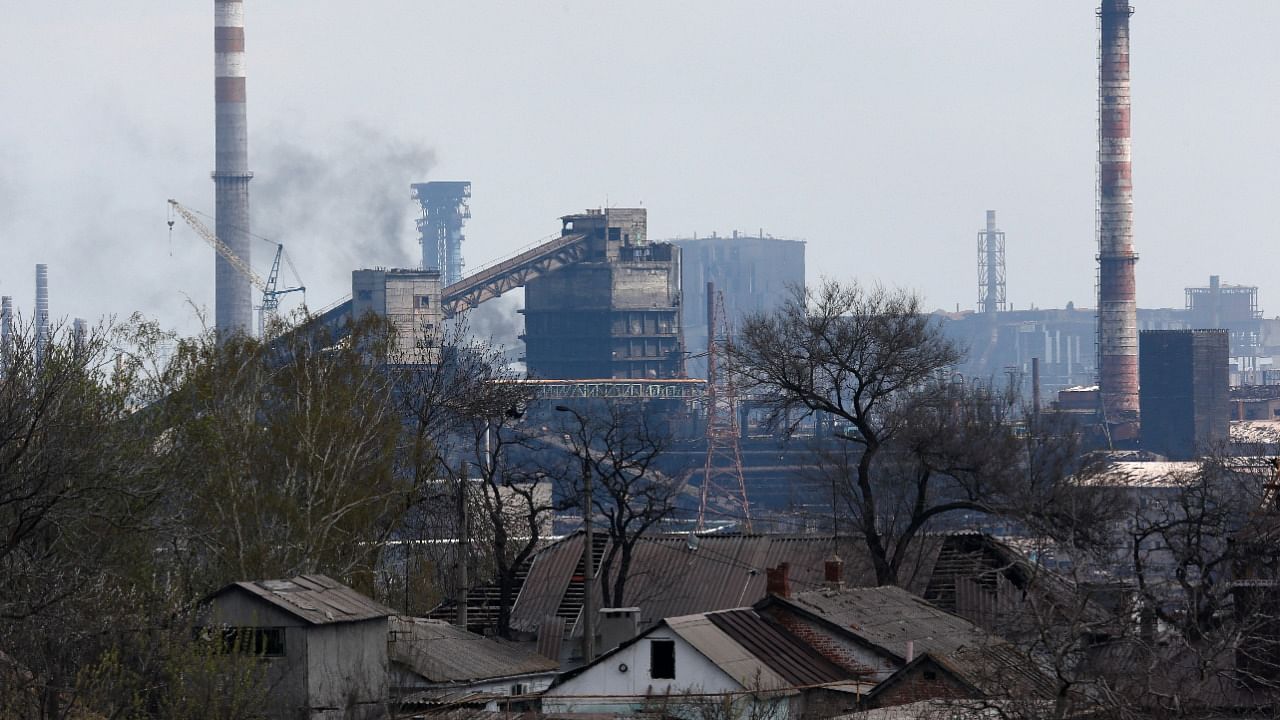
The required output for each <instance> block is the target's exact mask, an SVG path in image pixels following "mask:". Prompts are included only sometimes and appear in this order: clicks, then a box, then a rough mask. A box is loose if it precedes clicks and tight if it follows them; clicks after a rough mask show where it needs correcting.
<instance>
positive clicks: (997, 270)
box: [978, 210, 1008, 315]
mask: <svg viewBox="0 0 1280 720" xmlns="http://www.w3.org/2000/svg"><path fill="white" fill-rule="evenodd" d="M1004 297H1005V296H1004V233H1002V232H1000V230H998V229H997V228H996V211H995V210H988V211H987V229H986V230H983V231H980V232H979V233H978V309H979V310H980V311H982V312H984V313H988V314H992V315H994V314H995V313H996V312H1004V311H1005V310H1007V309H1008V307H1007V306H1006V305H1005V299H1004Z"/></svg>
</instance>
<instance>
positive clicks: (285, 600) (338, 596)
mask: <svg viewBox="0 0 1280 720" xmlns="http://www.w3.org/2000/svg"><path fill="white" fill-rule="evenodd" d="M232 589H239V590H243V591H245V592H248V593H250V594H252V595H254V596H256V597H258V598H261V599H262V600H265V601H267V602H269V603H271V604H272V605H274V606H275V607H277V608H279V609H281V610H284V611H285V612H287V613H289V614H291V615H293V616H294V617H297V618H299V619H300V620H303V621H305V622H308V623H311V624H312V625H327V624H329V623H341V622H359V621H361V620H374V619H377V618H384V617H387V616H388V615H393V614H395V611H394V610H392V609H391V608H388V607H386V606H384V605H382V604H380V603H377V602H374V601H373V600H371V599H369V598H367V597H365V596H364V595H361V594H360V593H358V592H356V591H355V590H352V589H351V588H349V587H347V586H346V585H343V584H341V583H339V582H337V581H336V580H334V579H332V578H329V577H327V576H324V575H299V576H298V577H295V578H290V579H288V580H260V581H256V582H238V583H232V584H231V585H228V586H226V587H224V588H223V589H221V590H219V591H218V592H216V593H214V594H213V595H212V596H211V597H217V596H218V595H221V594H222V593H225V592H229V591H231V590H232Z"/></svg>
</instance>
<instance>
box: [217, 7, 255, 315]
mask: <svg viewBox="0 0 1280 720" xmlns="http://www.w3.org/2000/svg"><path fill="white" fill-rule="evenodd" d="M213 57H214V125H215V154H214V161H215V164H214V171H213V187H214V193H215V195H216V199H215V206H216V211H215V214H216V216H217V217H216V226H215V230H214V232H215V234H216V235H217V236H218V239H220V240H222V242H223V243H225V244H226V245H227V247H229V248H230V249H231V252H233V253H235V254H236V255H238V256H239V257H240V259H241V260H243V261H244V262H245V263H246V264H247V263H248V262H249V250H250V247H249V179H250V178H252V177H253V173H251V172H249V122H248V114H247V112H246V103H245V75H244V2H243V0H214V3H213ZM252 322H253V298H252V296H251V295H250V286H249V278H247V277H245V276H244V275H242V274H241V273H240V271H238V270H236V268H235V266H233V265H232V264H231V263H229V262H227V260H226V259H225V258H223V257H222V255H221V254H218V253H215V254H214V324H215V327H216V328H217V331H218V334H219V335H223V336H226V335H233V334H237V333H243V334H247V333H249V332H250V331H251V328H252Z"/></svg>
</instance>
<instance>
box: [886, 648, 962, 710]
mask: <svg viewBox="0 0 1280 720" xmlns="http://www.w3.org/2000/svg"><path fill="white" fill-rule="evenodd" d="M876 690H877V692H876V696H875V698H874V699H873V700H872V702H871V703H870V706H871V707H890V706H893V705H906V704H907V703H913V702H919V701H921V700H964V699H968V698H973V697H974V695H973V692H972V691H971V690H969V688H967V687H965V686H964V685H963V684H962V683H960V681H958V680H957V679H956V678H955V677H954V676H953V675H952V674H951V673H949V672H947V671H946V670H943V669H942V668H940V667H939V666H938V665H937V664H935V663H933V662H930V661H929V659H926V660H925V661H924V662H921V663H919V664H917V665H916V666H915V667H913V668H911V669H910V670H908V671H907V672H906V673H904V674H903V675H902V676H900V677H897V678H894V680H893V682H892V683H891V684H888V685H884V686H882V687H880V688H877V689H876Z"/></svg>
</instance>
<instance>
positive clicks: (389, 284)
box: [351, 268, 444, 362]
mask: <svg viewBox="0 0 1280 720" xmlns="http://www.w3.org/2000/svg"><path fill="white" fill-rule="evenodd" d="M351 312H352V315H353V316H354V317H357V318H359V317H362V316H364V315H366V314H369V313H372V314H374V315H378V316H380V317H384V318H386V319H387V320H388V321H389V322H390V323H391V325H392V327H394V328H395V330H396V336H395V342H396V348H395V350H396V354H397V356H398V358H397V359H398V360H399V361H400V362H435V361H436V360H437V359H438V358H436V357H433V355H434V350H433V348H434V347H435V343H432V342H429V341H428V336H430V335H434V334H435V333H438V332H439V330H440V327H441V323H442V322H443V321H444V317H443V314H442V312H441V308H440V273H439V272H438V271H434V270H404V269H386V268H377V269H373V270H356V271H354V272H352V273H351Z"/></svg>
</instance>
